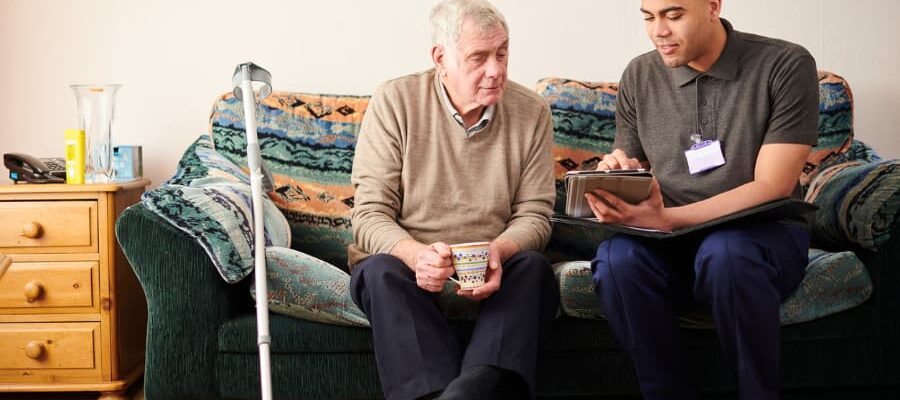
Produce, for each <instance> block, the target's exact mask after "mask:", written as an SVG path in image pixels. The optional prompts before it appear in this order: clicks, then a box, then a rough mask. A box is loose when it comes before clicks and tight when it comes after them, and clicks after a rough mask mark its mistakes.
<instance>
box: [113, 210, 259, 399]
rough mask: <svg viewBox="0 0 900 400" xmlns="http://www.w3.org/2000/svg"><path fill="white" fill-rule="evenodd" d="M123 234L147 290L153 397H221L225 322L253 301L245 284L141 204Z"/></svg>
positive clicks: (123, 220) (126, 215)
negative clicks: (220, 336)
mask: <svg viewBox="0 0 900 400" xmlns="http://www.w3.org/2000/svg"><path fill="white" fill-rule="evenodd" d="M116 236H117V238H118V240H119V244H120V246H121V247H122V250H123V251H124V253H125V256H126V257H127V258H128V261H129V262H130V263H131V266H132V268H133V269H134V271H135V274H136V275H137V277H138V280H139V281H140V283H141V286H142V287H143V289H144V294H145V295H146V297H147V309H148V321H147V354H146V366H145V379H144V382H145V383H144V386H145V388H144V390H145V395H146V397H147V398H150V399H156V400H163V399H173V400H174V399H179V400H180V399H214V398H217V397H218V394H217V391H216V372H215V371H216V347H217V341H216V338H217V331H218V329H219V326H220V325H221V324H222V323H223V322H224V321H225V320H226V319H228V318H229V317H230V316H232V315H234V314H235V313H237V312H239V311H240V310H242V309H247V308H249V303H250V299H249V296H248V295H247V287H246V283H245V284H237V285H229V284H227V283H225V282H224V281H223V280H222V278H221V277H220V276H219V275H218V273H217V272H216V269H215V268H214V267H213V265H212V262H211V261H210V259H209V256H208V255H207V254H206V252H204V250H203V249H202V248H201V247H200V245H199V244H198V243H197V242H195V241H194V240H192V239H190V238H189V237H188V236H187V235H186V234H184V233H183V232H181V231H179V230H177V229H175V228H174V227H173V226H171V225H170V224H169V223H167V222H166V221H165V220H163V219H162V218H160V217H158V216H157V215H156V214H154V213H153V212H151V211H149V210H148V209H146V208H144V206H143V205H142V204H136V205H133V206H131V207H129V208H128V209H126V210H125V211H124V212H122V214H121V215H120V216H119V219H118V221H117V222H116Z"/></svg>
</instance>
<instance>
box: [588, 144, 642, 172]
mask: <svg viewBox="0 0 900 400" xmlns="http://www.w3.org/2000/svg"><path fill="white" fill-rule="evenodd" d="M638 168H642V166H641V163H640V161H638V159H637V158H631V157H628V155H627V154H625V152H624V151H622V150H620V149H615V150H613V151H612V153H608V154H606V155H604V156H603V160H601V161H600V163H598V164H597V170H599V171H608V170H611V169H638Z"/></svg>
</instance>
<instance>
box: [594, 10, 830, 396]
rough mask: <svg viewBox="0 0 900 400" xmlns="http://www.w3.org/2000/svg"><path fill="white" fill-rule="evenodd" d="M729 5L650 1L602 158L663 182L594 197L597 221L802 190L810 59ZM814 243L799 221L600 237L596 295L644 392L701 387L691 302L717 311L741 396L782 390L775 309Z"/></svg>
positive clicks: (713, 212) (691, 220)
mask: <svg viewBox="0 0 900 400" xmlns="http://www.w3.org/2000/svg"><path fill="white" fill-rule="evenodd" d="M721 6H722V2H721V0H643V1H642V2H641V12H642V13H643V15H644V20H645V25H646V30H647V35H648V36H649V38H650V40H651V41H652V42H653V44H654V46H655V47H656V49H655V50H654V51H651V52H648V53H646V54H643V55H641V56H638V57H637V58H635V59H634V60H633V61H632V62H631V63H630V64H629V65H628V67H627V69H626V70H625V72H624V74H623V76H622V79H621V82H620V86H619V94H618V98H617V103H616V128H617V133H616V140H615V144H614V148H615V150H614V151H613V152H612V153H610V154H608V155H606V156H605V157H604V158H603V161H602V162H601V163H600V166H599V168H601V169H620V168H638V167H641V166H644V167H651V168H652V170H653V172H654V175H655V177H656V180H655V181H654V183H653V189H652V191H651V196H650V198H648V199H647V200H645V201H644V202H642V203H640V204H637V205H630V204H628V203H625V202H623V201H622V200H621V199H618V198H616V197H615V196H613V195H611V194H609V193H607V192H603V191H599V190H598V191H597V192H596V193H593V194H588V195H587V196H586V197H587V200H588V202H589V204H590V205H591V207H592V210H593V211H594V214H595V215H596V217H597V218H598V219H599V220H600V221H602V222H605V223H611V224H624V225H632V226H639V227H645V228H655V229H660V230H665V231H669V230H674V229H678V228H681V227H686V226H691V225H695V224H699V223H703V222H706V221H710V220H712V219H715V218H717V217H721V216H724V215H726V214H729V213H733V212H735V211H739V210H742V209H746V208H750V207H753V206H756V205H759V204H761V203H765V202H767V201H770V200H775V199H779V198H784V197H791V196H794V197H798V196H799V189H798V183H797V181H798V178H799V175H800V172H801V168H802V166H803V164H804V161H805V159H806V157H807V155H808V153H809V150H810V146H811V145H814V144H815V143H816V140H817V129H816V124H817V117H818V113H817V111H818V108H817V107H818V85H817V77H816V66H815V61H814V60H813V58H812V56H810V54H809V53H808V52H807V51H806V50H805V49H803V48H802V47H800V46H798V45H795V44H792V43H788V42H785V41H782V40H777V39H771V38H766V37H762V36H757V35H752V34H748V33H743V32H738V31H735V30H734V29H733V28H732V26H731V24H730V23H729V22H728V21H726V20H724V19H721V18H719V13H720V11H721ZM601 198H602V199H603V200H605V202H604V201H601ZM808 244H809V236H808V233H807V232H806V227H805V220H803V219H802V218H795V219H790V220H781V221H765V220H759V221H754V222H752V223H744V224H732V225H726V226H721V227H719V228H715V229H710V230H706V231H703V232H702V233H699V234H695V235H690V236H688V237H684V238H681V239H668V240H653V239H641V238H638V237H631V236H625V235H618V236H615V237H613V238H611V239H609V240H607V241H606V242H604V243H602V244H601V245H600V248H599V249H598V250H597V256H596V258H595V259H594V260H593V263H592V267H593V270H594V282H595V284H596V292H597V294H598V296H599V298H600V301H601V302H602V304H603V307H604V310H605V311H606V313H607V316H608V317H609V322H610V325H611V327H612V329H613V331H614V332H615V334H616V336H617V337H618V339H619V340H620V342H621V343H622V345H623V346H624V347H625V349H626V351H628V353H629V354H630V355H631V358H632V360H633V362H634V366H635V370H636V372H637V376H638V379H639V381H640V385H641V391H642V393H643V395H644V398H646V399H686V398H694V397H696V390H695V388H694V387H693V385H692V384H691V383H690V379H689V371H688V370H689V368H688V365H689V363H688V359H689V357H690V356H691V354H689V353H688V352H687V351H686V350H685V348H684V346H683V343H681V340H680V338H679V328H678V319H677V314H678V312H679V311H682V310H684V309H685V308H688V307H691V306H692V305H694V304H701V305H704V306H707V307H708V308H710V309H711V311H712V314H713V318H714V321H715V325H716V330H717V332H718V335H719V338H720V341H721V344H722V349H723V353H724V355H725V357H726V359H727V361H728V363H729V364H730V365H731V366H733V367H734V370H735V372H736V376H737V379H738V391H739V394H740V398H742V399H753V400H758V399H774V398H777V397H778V390H779V363H780V338H779V305H780V303H781V301H782V299H784V298H785V297H786V296H787V295H788V294H790V293H791V292H792V291H793V290H794V289H795V288H796V287H797V285H798V284H799V282H800V281H801V280H802V278H803V273H804V268H805V266H806V263H807V248H808Z"/></svg>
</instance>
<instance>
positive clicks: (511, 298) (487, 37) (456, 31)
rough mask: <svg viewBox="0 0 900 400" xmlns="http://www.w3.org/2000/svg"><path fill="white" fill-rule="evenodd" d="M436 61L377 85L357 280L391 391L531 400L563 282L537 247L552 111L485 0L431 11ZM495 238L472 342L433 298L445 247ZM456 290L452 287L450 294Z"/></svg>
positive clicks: (358, 178) (361, 202)
mask: <svg viewBox="0 0 900 400" xmlns="http://www.w3.org/2000/svg"><path fill="white" fill-rule="evenodd" d="M431 25H432V31H433V35H432V36H433V37H432V39H433V45H432V48H431V57H432V60H433V61H434V65H435V67H434V68H433V69H430V70H428V71H424V72H421V73H417V74H413V75H408V76H404V77H400V78H397V79H394V80H391V81H388V82H387V83H385V84H383V85H381V86H380V87H379V88H378V89H377V90H376V91H375V94H374V95H373V97H372V100H371V102H370V104H369V108H368V110H367V111H366V115H365V118H364V120H363V124H362V128H361V130H360V134H359V139H358V143H357V146H356V158H355V159H354V161H353V174H352V182H353V185H354V187H355V202H356V204H355V206H354V208H353V215H352V224H353V230H354V236H355V244H354V245H351V246H350V249H349V252H350V263H351V265H353V270H352V279H351V282H350V289H351V293H352V296H353V300H354V301H355V302H356V304H357V305H359V307H360V309H362V310H363V312H364V313H365V314H366V316H368V318H369V321H370V322H371V325H372V332H373V336H374V341H375V356H376V361H377V364H378V371H379V376H380V378H381V384H382V387H383V389H384V394H385V397H387V398H388V399H413V398H420V397H424V398H432V397H433V396H440V397H439V398H441V399H482V398H528V397H532V396H533V395H534V385H535V374H536V366H535V365H536V359H537V353H538V347H539V343H540V339H541V337H542V336H543V334H544V332H545V331H546V329H547V327H548V325H549V324H550V323H551V322H552V319H553V317H554V315H555V311H556V307H557V304H558V301H559V300H558V289H557V287H556V285H555V282H554V278H553V274H552V272H551V270H550V264H549V262H548V260H547V259H546V258H545V257H544V256H543V255H542V254H541V253H539V252H538V251H539V250H540V249H541V248H542V247H543V246H544V245H545V244H546V242H547V241H548V238H549V234H550V225H549V216H550V215H551V213H552V207H553V199H554V184H553V161H552V155H551V146H552V124H551V119H550V109H549V107H548V106H547V104H546V103H545V102H544V101H543V100H542V99H541V98H540V97H539V96H537V95H536V94H535V93H534V92H533V91H531V90H529V89H527V88H525V87H523V86H521V85H519V84H517V83H515V82H510V81H508V80H507V76H506V68H507V60H508V54H509V39H508V32H509V31H508V29H507V25H506V22H505V20H504V18H503V16H502V15H501V14H500V13H499V12H498V11H497V10H496V9H495V8H494V7H493V6H491V5H490V4H489V3H487V2H486V1H483V0H448V1H444V2H441V3H440V4H438V5H437V6H435V8H434V9H433V10H432V13H431ZM473 241H489V242H490V248H489V249H490V259H489V263H488V265H489V267H488V272H487V278H486V282H485V284H484V285H483V286H481V287H479V288H476V289H473V290H458V291H457V292H456V295H458V296H463V297H467V298H470V299H473V300H476V301H479V313H478V317H477V320H476V323H475V326H474V330H473V332H472V335H471V339H470V340H469V341H468V343H467V345H466V346H465V347H463V346H462V345H461V344H460V343H458V342H457V339H456V338H455V336H454V334H453V332H452V331H451V328H450V325H449V324H448V322H447V320H446V318H445V317H444V315H442V313H441V311H440V309H439V308H438V306H437V303H436V302H435V301H436V299H437V297H438V296H439V295H440V293H441V291H442V288H443V287H444V285H445V284H446V283H447V279H448V278H449V277H450V276H451V275H452V274H453V272H454V270H453V268H452V266H451V261H450V248H449V247H448V244H453V243H461V242H473ZM450 295H453V294H452V293H451V294H450Z"/></svg>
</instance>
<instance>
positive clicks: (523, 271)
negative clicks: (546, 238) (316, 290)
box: [350, 251, 559, 399]
mask: <svg viewBox="0 0 900 400" xmlns="http://www.w3.org/2000/svg"><path fill="white" fill-rule="evenodd" d="M350 293H351V295H352V296H353V301H354V302H355V303H356V305H358V306H359V308H360V309H361V310H362V311H363V312H364V313H365V314H366V316H367V317H368V318H369V322H370V324H371V326H372V335H373V337H374V341H375V360H376V362H377V365H378V374H379V378H380V380H381V386H382V389H383V390H384V395H385V398H387V399H414V398H417V397H420V396H424V395H426V394H429V393H432V392H435V391H438V390H442V389H444V388H445V387H446V386H447V384H448V383H449V382H450V381H451V380H453V379H454V378H456V377H457V376H458V375H459V373H460V368H466V367H469V366H475V365H492V366H496V367H500V368H503V369H506V370H510V371H513V372H516V373H518V374H519V375H520V376H521V377H522V378H523V380H524V381H525V382H526V383H527V384H528V386H529V388H530V389H531V393H532V396H533V393H534V386H535V375H536V364H537V355H538V347H539V344H540V342H542V340H543V337H544V336H546V331H547V330H548V328H549V326H550V324H551V323H552V322H553V318H554V317H555V315H556V309H557V306H558V304H559V288H558V286H557V285H556V281H555V279H554V278H553V272H552V271H551V269H550V262H549V261H547V258H546V257H544V256H543V255H542V254H540V253H538V252H534V251H521V252H519V253H516V254H515V255H513V256H512V257H510V258H509V259H508V260H506V262H505V263H504V264H503V275H502V280H501V284H500V290H498V291H497V292H495V293H494V294H492V295H491V296H490V297H488V298H487V299H485V300H482V301H481V303H480V305H479V313H478V319H477V320H476V323H475V327H474V330H473V332H472V338H471V340H470V341H469V344H468V346H467V347H466V348H465V349H464V350H462V349H461V348H460V344H459V343H457V340H456V338H455V336H454V335H453V333H452V331H451V330H450V326H449V324H448V323H447V320H446V319H445V318H444V315H443V314H441V311H440V309H439V308H438V306H437V303H436V302H435V299H436V296H437V294H433V293H430V292H427V291H425V290H422V289H421V288H419V287H418V286H417V285H416V279H415V274H414V273H413V271H412V270H410V269H409V268H408V267H407V266H406V265H405V264H404V263H403V262H402V261H400V259H398V258H396V257H393V256H390V255H386V254H377V255H373V256H371V257H369V258H367V259H365V260H364V261H363V262H361V263H360V264H359V265H357V266H356V268H354V270H353V272H352V274H351V279H350Z"/></svg>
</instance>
